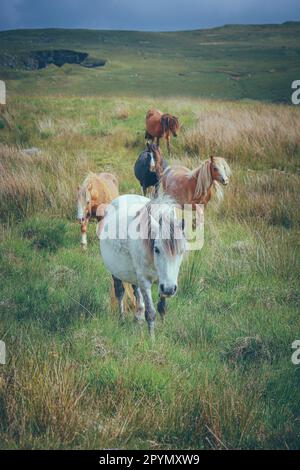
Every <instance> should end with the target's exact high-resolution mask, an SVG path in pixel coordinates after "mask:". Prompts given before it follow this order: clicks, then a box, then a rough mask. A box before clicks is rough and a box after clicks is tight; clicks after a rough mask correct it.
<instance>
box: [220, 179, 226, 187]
mask: <svg viewBox="0 0 300 470" xmlns="http://www.w3.org/2000/svg"><path fill="white" fill-rule="evenodd" d="M221 183H222V184H223V185H224V186H227V184H228V178H222V179H221Z"/></svg>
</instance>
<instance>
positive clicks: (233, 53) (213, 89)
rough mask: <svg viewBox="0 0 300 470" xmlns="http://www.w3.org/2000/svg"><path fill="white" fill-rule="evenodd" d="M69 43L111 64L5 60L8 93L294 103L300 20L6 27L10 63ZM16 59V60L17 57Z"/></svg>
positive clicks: (1, 37)
mask: <svg viewBox="0 0 300 470" xmlns="http://www.w3.org/2000/svg"><path fill="white" fill-rule="evenodd" d="M55 48H70V49H75V50H76V51H82V52H88V53H89V54H90V55H91V56H93V57H95V58H98V59H102V58H103V59H106V60H107V64H106V65H105V66H104V67H103V68H99V69H84V68H82V67H80V66H79V65H64V66H63V67H62V68H61V69H59V68H57V67H55V66H53V65H52V66H49V67H48V68H47V69H43V70H40V71H25V70H22V69H21V68H20V67H17V68H16V69H12V68H9V67H1V66H0V78H2V79H5V80H6V81H7V83H8V89H9V93H10V94H15V93H18V94H23V93H27V94H30V95H45V94H65V93H72V94H76V95H81V96H87V95H111V96H123V95H127V96H128V95H132V96H136V95H139V96H149V97H158V96H169V97H178V96H190V97H205V98H213V99H215V98H216V99H258V100H265V101H275V102H277V101H280V102H290V95H291V83H292V81H293V80H296V79H299V77H300V24H299V23H285V24H282V25H266V26H238V25H237V26H225V27H222V28H215V29H209V30H196V31H183V32H172V33H145V32H126V31H90V30H54V29H52V30H51V29H49V30H43V29H42V30H24V31H21V30H20V31H8V32H1V33H0V64H1V63H2V62H3V60H2V62H1V56H2V57H3V54H4V53H6V54H10V55H12V57H13V59H12V63H14V61H15V58H18V57H19V56H20V55H21V56H22V55H23V56H24V55H25V56H26V54H28V53H29V52H30V51H32V50H44V49H55ZM17 62H18V61H17Z"/></svg>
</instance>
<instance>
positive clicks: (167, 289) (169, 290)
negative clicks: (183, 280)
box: [159, 284, 177, 297]
mask: <svg viewBox="0 0 300 470" xmlns="http://www.w3.org/2000/svg"><path fill="white" fill-rule="evenodd" d="M176 291H177V285H176V284H174V285H173V286H166V285H165V284H159V293H160V295H161V296H163V297H172V295H175V294H176Z"/></svg>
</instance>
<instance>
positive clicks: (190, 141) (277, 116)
mask: <svg viewBox="0 0 300 470" xmlns="http://www.w3.org/2000/svg"><path fill="white" fill-rule="evenodd" d="M183 139H184V148H185V150H186V151H187V152H188V153H191V154H195V155H199V154H200V155H211V154H220V155H223V156H224V157H229V158H230V160H231V161H235V162H236V163H238V164H241V163H242V164H243V165H248V167H249V168H256V167H257V166H260V165H263V166H264V168H266V167H267V166H269V167H272V166H274V167H275V168H285V167H289V166H290V163H291V162H290V160H291V159H293V158H295V156H297V155H299V149H300V119H299V112H298V109H293V108H291V107H286V106H285V107H284V106H272V105H263V104H258V105H255V106H254V105H252V106H249V107H246V106H241V105H231V106H230V105H228V106H226V107H225V106H220V108H219V109H215V108H211V109H209V108H206V109H205V110H203V111H201V112H200V113H199V114H198V116H197V123H196V125H195V126H194V127H193V128H191V129H188V130H187V131H185V133H184V137H183Z"/></svg>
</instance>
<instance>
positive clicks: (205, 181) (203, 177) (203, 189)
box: [189, 157, 231, 201]
mask: <svg viewBox="0 0 300 470" xmlns="http://www.w3.org/2000/svg"><path fill="white" fill-rule="evenodd" d="M214 159H215V162H216V163H218V162H220V161H222V164H223V165H224V168H225V172H226V175H227V176H230V174H231V171H230V168H229V165H228V163H227V162H226V160H225V159H224V158H222V157H214ZM210 165H211V160H210V159H208V160H205V161H204V162H203V163H202V164H201V165H200V166H199V167H198V168H196V169H195V170H192V171H191V172H190V174H189V177H190V178H192V177H194V176H195V175H196V174H197V173H198V176H197V183H196V188H195V192H194V199H197V198H199V197H200V196H201V195H206V194H207V192H208V190H209V189H210V187H211V186H214V189H215V191H216V195H217V198H218V200H219V201H220V200H221V199H223V196H224V193H223V189H222V186H221V185H220V184H219V183H218V182H217V181H212V177H211V167H210Z"/></svg>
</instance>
